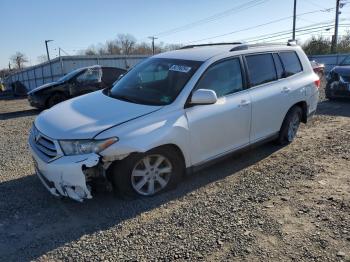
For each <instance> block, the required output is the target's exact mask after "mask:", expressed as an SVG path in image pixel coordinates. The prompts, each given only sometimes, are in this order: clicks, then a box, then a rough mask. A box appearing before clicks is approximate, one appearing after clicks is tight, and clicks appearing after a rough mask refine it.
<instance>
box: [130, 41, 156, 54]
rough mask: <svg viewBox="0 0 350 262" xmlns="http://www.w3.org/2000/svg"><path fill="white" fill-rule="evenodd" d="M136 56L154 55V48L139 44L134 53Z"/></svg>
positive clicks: (146, 44)
mask: <svg viewBox="0 0 350 262" xmlns="http://www.w3.org/2000/svg"><path fill="white" fill-rule="evenodd" d="M132 53H133V54H135V55H150V54H152V47H151V46H150V45H149V44H148V43H145V42H142V43H140V44H137V45H136V46H135V48H134V50H133V52H132Z"/></svg>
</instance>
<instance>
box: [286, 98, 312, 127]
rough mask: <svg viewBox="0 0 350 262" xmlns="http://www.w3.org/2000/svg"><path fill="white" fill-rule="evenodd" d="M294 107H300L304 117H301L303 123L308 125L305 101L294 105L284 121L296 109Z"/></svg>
mask: <svg viewBox="0 0 350 262" xmlns="http://www.w3.org/2000/svg"><path fill="white" fill-rule="evenodd" d="M294 107H299V108H300V109H301V112H302V115H301V122H302V123H304V124H306V123H307V103H306V102H305V101H300V102H298V103H295V104H294V105H292V106H291V107H290V108H289V109H288V111H287V113H286V114H285V116H284V118H283V121H284V120H285V119H286V117H287V115H288V113H289V112H290V111H291V110H292V109H293V108H294Z"/></svg>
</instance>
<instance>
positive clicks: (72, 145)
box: [59, 137, 118, 156]
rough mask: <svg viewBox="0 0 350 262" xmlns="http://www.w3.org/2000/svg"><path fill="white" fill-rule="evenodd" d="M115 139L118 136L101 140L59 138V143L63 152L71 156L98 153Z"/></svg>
mask: <svg viewBox="0 0 350 262" xmlns="http://www.w3.org/2000/svg"><path fill="white" fill-rule="evenodd" d="M117 141H118V138H116V137H112V138H108V139H103V140H61V141H59V143H60V146H61V148H62V151H63V153H64V154H65V155H67V156H71V155H84V154H90V153H99V152H101V151H103V150H105V149H106V148H107V147H109V146H110V145H112V144H114V143H115V142H117Z"/></svg>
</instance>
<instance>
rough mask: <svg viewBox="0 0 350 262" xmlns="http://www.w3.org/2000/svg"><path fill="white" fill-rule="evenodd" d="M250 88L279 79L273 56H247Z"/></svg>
mask: <svg viewBox="0 0 350 262" xmlns="http://www.w3.org/2000/svg"><path fill="white" fill-rule="evenodd" d="M246 61H247V66H248V72H249V80H250V86H252V87H253V86H257V85H261V84H265V83H268V82H271V81H274V80H276V79H277V76H276V70H275V64H274V62H273V58H272V55H271V54H262V55H249V56H246Z"/></svg>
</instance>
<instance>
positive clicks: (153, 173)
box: [131, 154, 173, 196]
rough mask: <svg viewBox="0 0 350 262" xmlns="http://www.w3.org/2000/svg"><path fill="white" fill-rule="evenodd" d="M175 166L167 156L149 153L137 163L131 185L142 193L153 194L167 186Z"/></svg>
mask: <svg viewBox="0 0 350 262" xmlns="http://www.w3.org/2000/svg"><path fill="white" fill-rule="evenodd" d="M172 171H173V167H172V165H171V163H170V161H169V159H167V158H166V157H165V156H162V155H158V154H155V155H147V156H145V157H143V158H142V159H141V160H140V161H138V162H137V163H136V165H135V166H134V168H133V171H132V173H131V185H132V187H133V189H134V190H135V191H136V192H137V193H138V194H141V195H144V196H152V195H154V194H155V193H157V192H158V191H160V190H162V189H163V188H165V187H166V186H167V184H168V182H169V180H170V177H171V173H172Z"/></svg>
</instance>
